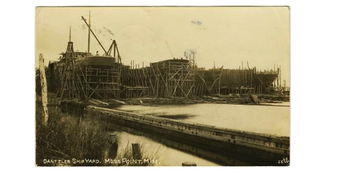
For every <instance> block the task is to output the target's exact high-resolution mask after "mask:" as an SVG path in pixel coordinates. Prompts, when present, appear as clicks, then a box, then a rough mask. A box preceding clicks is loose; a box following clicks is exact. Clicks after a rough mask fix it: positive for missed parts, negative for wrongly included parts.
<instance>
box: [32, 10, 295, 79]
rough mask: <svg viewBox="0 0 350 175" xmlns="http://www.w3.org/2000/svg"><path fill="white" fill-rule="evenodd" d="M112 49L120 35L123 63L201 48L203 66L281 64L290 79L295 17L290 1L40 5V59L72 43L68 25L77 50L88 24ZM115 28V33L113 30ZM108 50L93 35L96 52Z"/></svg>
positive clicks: (266, 66) (263, 66)
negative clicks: (275, 4)
mask: <svg viewBox="0 0 350 175" xmlns="http://www.w3.org/2000/svg"><path fill="white" fill-rule="evenodd" d="M89 11H91V16H92V17H91V22H92V28H93V30H94V32H95V33H96V35H97V36H98V38H99V40H100V41H101V42H102V44H103V45H104V47H105V48H106V49H108V47H109V45H110V44H111V42H112V39H115V40H116V41H117V43H118V48H119V51H120V54H121V57H122V62H123V63H124V64H130V61H131V60H135V64H140V65H142V62H144V63H145V65H149V63H150V62H156V61H161V60H164V59H169V58H172V57H183V54H184V51H185V50H188V49H193V50H196V51H197V55H196V63H197V65H198V66H199V67H206V68H212V67H213V65H214V61H215V65H216V67H221V66H224V68H238V67H239V66H240V65H241V62H242V61H243V62H244V67H247V64H246V62H247V61H248V62H249V66H250V67H254V66H256V67H257V69H273V68H274V64H276V65H281V66H282V80H286V81H287V86H289V85H290V19H289V8H287V7H180V8H179V7H39V8H37V10H36V59H38V55H39V53H42V54H43V55H44V58H45V62H46V64H47V63H48V62H49V61H55V60H57V59H58V53H60V52H64V51H65V50H66V47H67V42H68V36H69V26H71V28H72V41H73V42H74V49H75V50H76V51H77V50H79V51H87V33H88V31H87V27H86V26H85V23H84V22H83V20H82V19H81V16H84V17H85V18H88V14H89ZM107 29H108V30H110V31H111V33H110V32H109V31H108V30H107ZM97 50H98V51H99V53H100V54H102V53H103V50H102V49H101V47H100V46H99V45H98V43H97V41H96V40H95V39H94V38H93V36H92V35H91V53H95V52H96V51H97Z"/></svg>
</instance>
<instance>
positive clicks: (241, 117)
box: [111, 104, 290, 166]
mask: <svg viewBox="0 0 350 175" xmlns="http://www.w3.org/2000/svg"><path fill="white" fill-rule="evenodd" d="M285 105H289V104H285ZM115 109H118V110H124V111H132V112H136V113H140V114H153V115H156V116H159V117H166V118H172V119H175V120H182V121H188V122H194V123H201V124H207V125H213V126H217V127H224V128H230V129H238V130H244V131H251V132H258V133H266V134H273V135H279V136H289V135H290V134H289V131H290V124H289V123H290V107H281V106H255V105H232V104H191V105H162V106H141V105H122V106H119V107H116V108H115ZM111 134H112V135H114V136H115V137H117V139H118V142H119V149H122V148H125V146H126V145H127V144H131V143H139V144H142V145H143V147H144V149H145V150H147V153H149V154H153V153H157V155H159V158H158V161H159V162H160V164H159V165H161V166H164V165H165V166H166V165H170V166H181V164H182V162H186V161H189V162H195V163H196V164H197V166H214V165H218V164H217V163H215V162H213V161H210V159H208V160H206V158H203V156H200V155H198V154H193V152H192V153H191V152H188V151H185V150H183V148H187V149H195V148H191V146H186V145H182V144H180V143H176V142H173V141H169V140H166V139H164V138H160V137H159V138H157V136H153V135H148V134H147V133H143V132H140V131H136V130H133V129H130V128H129V129H120V128H118V129H115V130H112V132H111ZM201 154H202V155H203V154H204V155H209V154H213V153H210V152H205V151H204V153H203V152H202V153H201ZM214 155H215V154H214ZM215 157H216V155H215ZM223 159H225V160H226V158H223ZM231 162H232V161H231ZM230 164H231V165H249V163H247V162H242V161H239V160H234V163H233V164H232V163H230Z"/></svg>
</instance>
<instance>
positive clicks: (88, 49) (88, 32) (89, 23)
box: [88, 11, 91, 53]
mask: <svg viewBox="0 0 350 175" xmlns="http://www.w3.org/2000/svg"><path fill="white" fill-rule="evenodd" d="M88 27H89V31H88V53H90V28H91V14H90V11H89V25H88Z"/></svg>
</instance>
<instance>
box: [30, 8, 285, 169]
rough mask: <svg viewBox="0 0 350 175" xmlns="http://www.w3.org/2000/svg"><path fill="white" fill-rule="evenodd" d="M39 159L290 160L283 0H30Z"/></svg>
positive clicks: (51, 162) (152, 162)
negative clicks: (113, 0) (138, 0)
mask: <svg viewBox="0 0 350 175" xmlns="http://www.w3.org/2000/svg"><path fill="white" fill-rule="evenodd" d="M35 23H36V36H35V37H36V47H35V49H36V57H35V60H36V99H35V100H36V119H35V121H36V126H35V127H36V165H37V166H115V167H118V166H289V165H290V101H289V100H290V9H289V7H285V6H280V7H278V6H273V7H267V6H266V7H258V6H254V7H37V8H36V19H35Z"/></svg>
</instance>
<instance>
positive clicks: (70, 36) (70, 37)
mask: <svg viewBox="0 0 350 175" xmlns="http://www.w3.org/2000/svg"><path fill="white" fill-rule="evenodd" d="M71 30H72V29H71V26H69V42H72V40H71V39H72V34H71Z"/></svg>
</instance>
